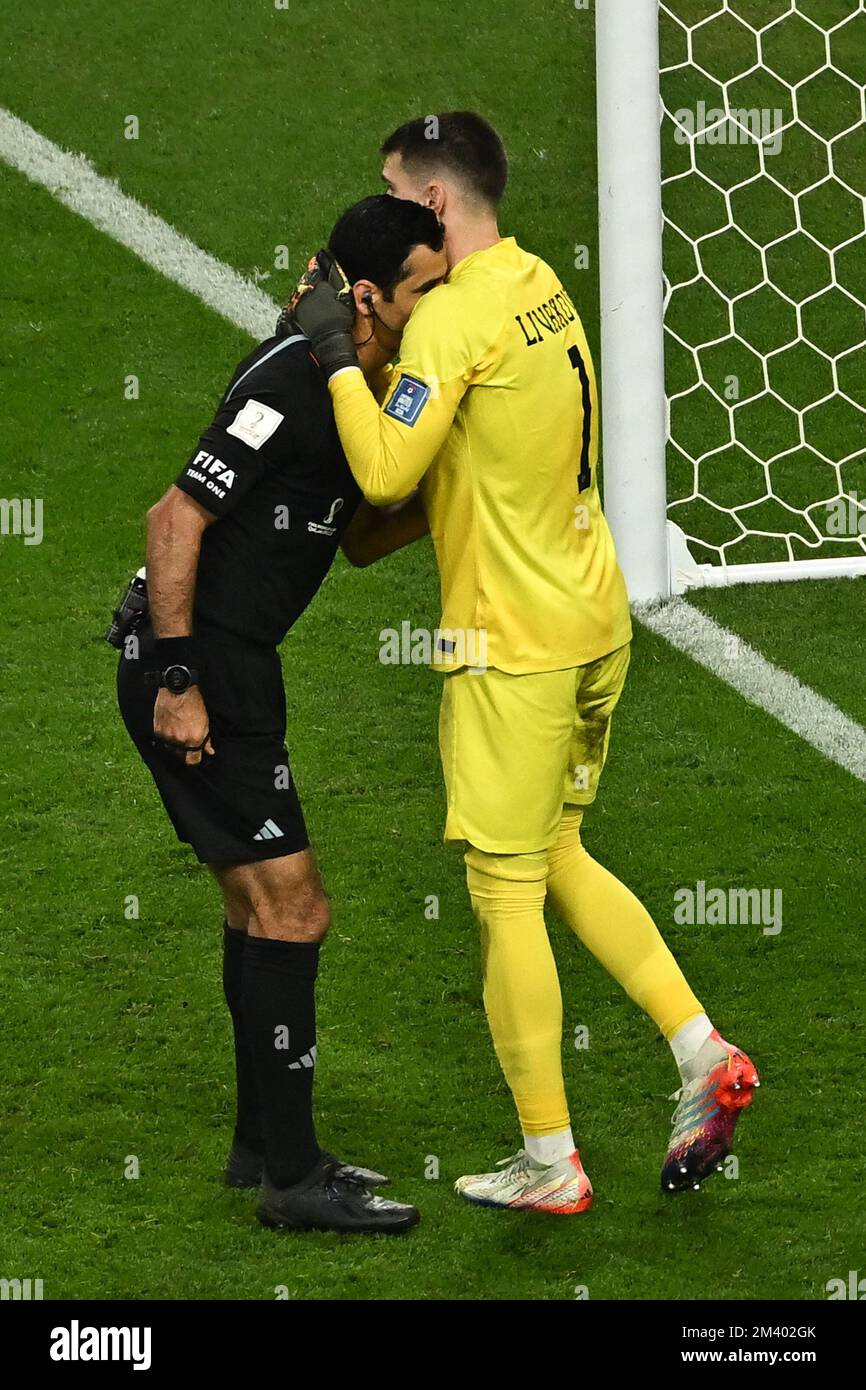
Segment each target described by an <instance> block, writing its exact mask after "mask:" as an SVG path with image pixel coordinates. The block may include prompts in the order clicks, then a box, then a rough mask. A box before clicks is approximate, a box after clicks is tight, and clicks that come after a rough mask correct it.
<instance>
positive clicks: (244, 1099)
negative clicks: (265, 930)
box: [223, 922, 265, 1154]
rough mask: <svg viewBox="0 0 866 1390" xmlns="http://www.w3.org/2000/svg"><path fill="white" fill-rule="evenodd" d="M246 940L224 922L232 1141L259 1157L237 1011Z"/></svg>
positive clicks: (254, 1103) (255, 1110)
mask: <svg viewBox="0 0 866 1390" xmlns="http://www.w3.org/2000/svg"><path fill="white" fill-rule="evenodd" d="M246 940H247V934H246V932H244V931H236V930H235V929H234V928H233V927H230V926H229V924H228V922H225V923H224V924H223V993H224V994H225V997H226V1003H227V1004H228V1006H229V1013H230V1014H231V1016H232V1025H233V1027H234V1034H235V1077H236V1079H237V1093H238V1108H237V1118H236V1121H235V1139H236V1140H237V1141H238V1143H239V1144H244V1145H245V1146H246V1147H247V1148H248V1149H252V1150H253V1152H254V1153H257V1154H260V1153H264V1151H265V1140H264V1135H263V1134H262V1121H261V1107H260V1105H259V1096H258V1092H257V1090H256V1073H255V1067H254V1066H253V1054H252V1052H251V1051H250V1044H249V1039H248V1037H247V1026H246V1021H245V1019H244V1014H243V1009H242V1008H241V979H242V976H243V967H244V955H245V950H246Z"/></svg>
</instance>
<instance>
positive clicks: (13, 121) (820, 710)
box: [0, 107, 866, 782]
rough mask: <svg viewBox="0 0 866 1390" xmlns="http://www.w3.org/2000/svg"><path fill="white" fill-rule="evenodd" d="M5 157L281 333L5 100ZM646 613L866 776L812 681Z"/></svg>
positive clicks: (227, 281)
mask: <svg viewBox="0 0 866 1390" xmlns="http://www.w3.org/2000/svg"><path fill="white" fill-rule="evenodd" d="M0 159H3V160H5V161H6V163H7V164H10V165H12V167H13V168H15V169H18V170H19V171H20V173H22V174H24V175H26V177H27V178H29V179H31V180H32V181H33V182H34V183H38V184H41V185H42V187H43V188H47V189H48V191H49V193H51V194H53V196H54V197H55V198H57V200H58V201H59V202H61V203H63V204H64V206H65V207H68V208H70V209H71V211H72V212H75V213H77V214H78V215H79V216H80V217H83V218H85V219H86V220H87V221H88V222H90V223H92V225H93V226H94V227H98V228H99V230H100V231H102V232H105V233H106V235H107V236H110V237H112V238H113V239H114V240H115V241H118V242H120V244H121V245H122V246H126V247H127V248H128V249H129V250H130V251H133V252H134V253H135V255H136V256H138V257H140V259H141V260H143V261H145V262H146V263H147V264H148V265H149V266H152V267H153V269H154V270H158V271H159V272H160V274H161V275H164V276H165V277H166V279H168V280H173V281H174V283H175V284H176V285H181V286H182V287H183V288H184V289H185V290H189V292H190V293H191V294H194V295H195V296H196V297H197V298H198V299H200V300H202V302H203V303H205V304H207V305H209V306H210V308H212V309H215V310H216V312H217V313H218V314H221V315H222V317H223V318H224V319H228V321H229V323H233V324H235V325H236V326H237V327H238V328H242V329H244V330H245V331H246V332H247V333H249V334H250V335H251V336H252V337H254V338H258V339H261V338H266V337H268V336H269V335H270V334H271V333H272V332H273V327H274V322H275V318H274V316H275V314H276V312H277V305H276V304H275V303H274V301H273V300H272V299H270V298H269V297H268V295H266V294H265V293H264V291H263V290H260V289H259V288H258V287H257V286H256V285H253V284H252V283H251V282H250V281H249V280H246V279H244V277H243V276H242V275H239V274H238V272H237V271H236V270H233V269H232V267H231V266H228V265H226V264H225V263H224V262H223V261H218V260H217V259H216V258H215V257H214V256H210V255H208V253H207V252H206V251H202V249H201V247H199V246H196V245H195V243H194V242H192V241H190V240H189V238H188V237H185V236H181V234H180V233H179V232H176V231H175V230H174V228H173V227H170V226H169V225H168V223H167V222H164V221H163V220H162V218H161V217H158V216H157V214H156V213H154V212H151V211H150V210H149V209H148V208H146V207H144V206H143V204H142V203H139V202H137V201H136V200H135V198H130V197H129V196H128V195H127V194H125V193H124V192H123V191H122V190H121V188H120V187H119V186H118V184H117V183H115V181H114V180H113V179H106V178H103V176H102V175H101V174H98V173H97V172H96V170H95V169H94V167H93V165H92V164H91V163H90V160H89V159H87V157H86V156H85V155H83V154H71V153H69V152H68V151H66V150H62V149H61V148H60V146H59V145H55V144H54V143H53V142H52V141H51V140H48V139H47V138H46V137H45V136H44V135H40V134H39V132H38V131H36V130H34V129H33V127H32V126H29V125H28V124H27V123H26V121H22V120H19V118H18V117H17V116H13V115H12V113H11V111H7V110H6V109H5V108H4V107H0ZM636 616H637V617H638V618H639V619H640V621H641V622H643V623H644V624H645V625H646V626H647V627H649V628H651V629H652V630H653V632H657V633H658V634H659V635H660V636H662V637H664V638H666V640H667V641H668V642H670V643H671V645H672V646H674V647H676V648H677V649H678V650H679V651H681V652H685V653H686V654H687V655H688V656H690V657H692V658H693V660H695V661H697V662H698V663H699V664H700V665H701V666H704V667H706V669H707V670H708V671H712V672H713V674H714V675H715V676H718V678H719V680H721V681H724V682H725V684H726V685H730V686H732V687H733V688H734V690H736V691H738V692H739V693H740V694H741V695H742V696H743V697H744V699H746V700H748V701H749V702H750V703H751V704H754V705H759V706H760V707H761V709H764V710H766V711H767V713H768V714H772V715H773V717H774V718H776V719H778V720H779V722H780V723H782V724H784V725H785V727H786V728H788V729H791V730H793V732H794V733H796V734H799V736H800V738H802V739H803V740H804V741H805V742H806V743H809V744H811V746H812V747H813V748H816V749H817V750H818V751H819V752H820V753H823V754H825V756H826V757H828V758H831V759H832V761H833V762H835V763H838V764H839V766H840V767H843V768H845V769H846V770H847V771H848V772H850V773H852V775H853V776H854V777H858V778H859V779H860V780H861V781H864V782H866V730H864V729H863V728H862V727H861V726H860V725H859V724H857V723H855V722H854V720H853V719H849V718H848V717H847V715H844V714H843V713H842V711H841V710H840V709H838V708H837V707H836V706H835V705H833V704H831V703H830V701H829V700H825V699H824V698H823V696H821V695H818V694H817V693H816V692H815V691H814V690H811V689H810V688H809V687H808V686H806V685H802V684H801V683H800V681H798V680H796V679H795V678H794V677H793V676H791V675H789V674H788V672H787V671H782V670H780V668H779V667H778V666H774V665H773V664H772V663H771V662H769V661H767V660H765V658H764V657H762V656H761V655H760V654H759V653H758V652H756V651H755V650H754V649H753V648H752V647H749V646H748V645H747V644H746V643H745V642H743V641H741V639H740V638H739V637H737V636H736V634H735V633H733V632H729V631H728V630H727V629H726V628H723V627H720V626H719V625H718V624H717V623H714V622H713V620H712V619H711V618H707V617H706V616H705V615H704V614H703V613H700V612H699V611H698V609H696V608H693V607H692V606H691V604H689V603H687V602H686V601H685V600H684V599H674V600H673V601H672V602H670V603H668V604H666V605H663V606H658V607H642V608H640V609H637V610H636Z"/></svg>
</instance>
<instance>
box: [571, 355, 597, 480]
mask: <svg viewBox="0 0 866 1390" xmlns="http://www.w3.org/2000/svg"><path fill="white" fill-rule="evenodd" d="M568 360H569V362H570V363H571V365H572V367H576V368H577V370H578V372H579V373H580V394H581V397H582V400H583V442H582V444H581V448H580V472H579V473H578V475H577V490H578V492H586V489H587V488H588V487H589V485H590V483H591V482H592V465H591V464H590V461H589V446H590V439H591V436H592V393H591V391H590V389H589V373H588V372H587V370H586V364H585V363H584V360H583V358H582V357H581V355H580V349H579V348H576V347H570V348H569V349H568Z"/></svg>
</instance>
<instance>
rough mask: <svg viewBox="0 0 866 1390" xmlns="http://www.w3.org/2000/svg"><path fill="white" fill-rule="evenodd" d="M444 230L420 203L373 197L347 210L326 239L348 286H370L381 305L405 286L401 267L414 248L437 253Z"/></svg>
mask: <svg viewBox="0 0 866 1390" xmlns="http://www.w3.org/2000/svg"><path fill="white" fill-rule="evenodd" d="M444 245H445V229H444V228H443V226H442V224H441V223H440V221H439V219H438V217H437V216H436V214H435V212H433V211H431V209H430V208H425V207H422V206H421V204H420V203H413V202H409V201H407V200H406V199H404V198H392V197H391V196H390V195H389V194H387V193H374V194H373V196H372V197H371V198H362V199H361V202H360V203H355V204H354V205H353V206H352V207H350V208H347V210H346V211H345V212H344V213H343V215H342V217H341V218H339V220H338V221H337V224H336V226H335V227H334V230H333V231H332V232H331V235H330V237H329V238H328V250H329V251H330V252H331V253H332V254H333V255H334V256H336V258H337V260H338V261H339V263H340V265H341V266H342V269H343V272H344V274H345V276H346V278H347V280H348V281H349V284H350V285H354V284H355V283H356V282H357V281H358V280H371V281H372V282H373V284H374V285H378V287H379V289H380V290H381V291H382V294H383V296H384V297H385V299H388V300H390V299H391V298H392V297H393V294H394V291H395V289H396V288H397V286H398V285H399V284H400V281H401V280H405V279H406V276H407V275H408V274H409V271H408V269H407V267H406V261H407V259H408V257H409V253H410V252H411V251H412V248H413V247H415V246H429V247H430V249H431V251H441V250H442V247H443V246H444Z"/></svg>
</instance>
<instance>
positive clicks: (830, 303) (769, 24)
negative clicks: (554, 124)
mask: <svg viewBox="0 0 866 1390" xmlns="http://www.w3.org/2000/svg"><path fill="white" fill-rule="evenodd" d="M659 25H660V29H659V48H660V55H659V56H660V88H661V99H662V118H661V168H662V208H663V215H664V256H663V265H664V285H665V317H664V323H665V384H666V396H667V401H668V447H667V492H668V518H669V520H670V521H671V522H673V523H675V525H676V526H677V527H678V528H679V529H680V531H681V532H682V533H683V535H684V537H685V540H686V543H687V545H688V551H689V553H690V556H691V558H692V560H694V561H695V562H696V564H697V567H698V569H697V573H693V574H691V576H690V578H691V580H692V582H704V583H714V582H731V581H736V580H738V579H761V578H789V577H798V576H799V575H800V574H808V573H835V574H841V573H846V572H849V573H850V572H856V571H857V570H858V569H860V568H863V569H864V570H866V563H864V562H866V307H864V301H866V220H864V209H866V197H864V194H866V123H864V122H866V108H864V92H866V85H864V84H866V10H864V5H863V3H858V0H670V2H669V3H665V2H664V0H663V2H662V3H661V4H660V5H659ZM680 558H681V559H682V558H683V552H682V548H681V547H680ZM816 561H817V562H818V563H817V564H816V563H815V562H816ZM731 566H733V567H736V572H734V573H728V572H727V568H728V567H731ZM707 567H710V568H707ZM741 567H744V568H741Z"/></svg>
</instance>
